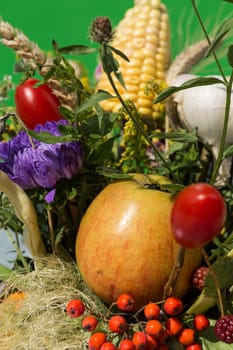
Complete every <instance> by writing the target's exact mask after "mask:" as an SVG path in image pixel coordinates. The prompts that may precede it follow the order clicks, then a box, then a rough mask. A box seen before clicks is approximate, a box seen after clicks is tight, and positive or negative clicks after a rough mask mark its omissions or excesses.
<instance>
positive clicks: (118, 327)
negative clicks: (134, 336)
mask: <svg viewBox="0 0 233 350" xmlns="http://www.w3.org/2000/svg"><path fill="white" fill-rule="evenodd" d="M108 327H109V329H110V330H111V331H112V332H114V333H123V332H124V331H125V330H126V329H127V322H126V319H125V318H124V317H123V316H120V315H115V316H112V317H111V318H110V320H109V321H108Z"/></svg>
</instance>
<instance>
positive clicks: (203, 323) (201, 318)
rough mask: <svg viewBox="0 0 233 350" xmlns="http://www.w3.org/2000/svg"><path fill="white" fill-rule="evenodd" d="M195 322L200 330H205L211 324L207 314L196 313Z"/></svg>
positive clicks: (195, 325)
mask: <svg viewBox="0 0 233 350" xmlns="http://www.w3.org/2000/svg"><path fill="white" fill-rule="evenodd" d="M193 323H194V327H195V328H196V329H197V330H198V331H203V330H204V329H206V328H207V327H209V325H210V321H209V319H208V318H207V317H206V316H205V315H195V317H194V320H193Z"/></svg>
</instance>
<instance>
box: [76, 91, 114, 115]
mask: <svg viewBox="0 0 233 350" xmlns="http://www.w3.org/2000/svg"><path fill="white" fill-rule="evenodd" d="M110 98H116V96H113V95H111V94H110V93H109V92H107V91H104V90H98V91H97V93H96V94H94V95H92V96H91V97H90V98H89V99H87V100H86V101H85V102H84V103H83V104H81V106H80V107H79V108H78V109H77V111H76V112H77V113H80V112H83V111H85V110H86V109H88V108H92V107H94V106H95V105H97V104H98V103H99V102H101V101H104V100H108V99H110Z"/></svg>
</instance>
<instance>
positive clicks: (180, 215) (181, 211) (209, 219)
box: [171, 183, 227, 248]
mask: <svg viewBox="0 0 233 350" xmlns="http://www.w3.org/2000/svg"><path fill="white" fill-rule="evenodd" d="M226 213H227V209H226V204H225V201H224V198H223V196H222V195H221V193H220V192H219V191H218V190H217V189H216V188H215V187H213V186H211V185H209V184H207V183H196V184H192V185H189V186H188V187H186V188H185V189H184V190H182V191H181V192H180V193H179V194H178V195H177V197H176V199H175V202H174V205H173V208H172V212H171V228H172V231H173V234H174V238H175V239H176V241H177V242H178V243H180V244H181V245H182V246H183V247H185V248H197V247H201V246H203V245H205V244H207V243H209V242H210V241H211V240H212V239H213V238H214V237H215V236H216V235H218V234H219V233H220V231H221V229H222V227H223V225H224V223H225V220H226Z"/></svg>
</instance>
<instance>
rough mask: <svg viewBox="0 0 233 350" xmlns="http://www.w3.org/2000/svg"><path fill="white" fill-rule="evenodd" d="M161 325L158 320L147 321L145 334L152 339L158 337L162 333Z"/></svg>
mask: <svg viewBox="0 0 233 350" xmlns="http://www.w3.org/2000/svg"><path fill="white" fill-rule="evenodd" d="M162 328H163V325H162V323H161V322H159V321H158V320H149V321H147V323H146V326H145V332H146V333H147V334H149V335H152V336H153V337H158V336H159V334H160V332H161V331H162Z"/></svg>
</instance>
